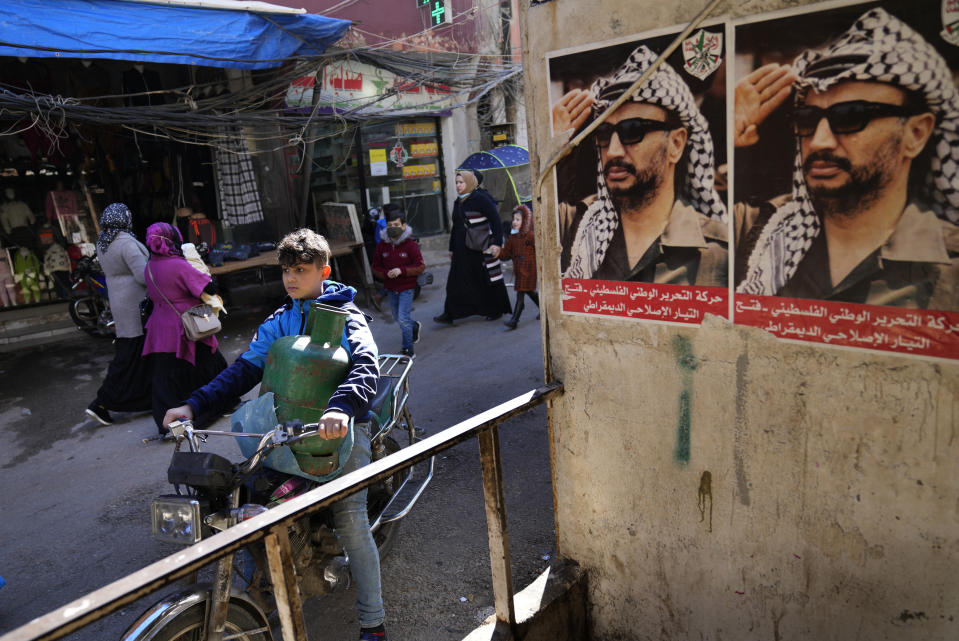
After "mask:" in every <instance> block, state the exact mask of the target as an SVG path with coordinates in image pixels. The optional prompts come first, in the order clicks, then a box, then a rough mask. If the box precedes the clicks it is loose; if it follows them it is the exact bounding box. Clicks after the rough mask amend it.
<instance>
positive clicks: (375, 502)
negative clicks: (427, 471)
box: [366, 436, 406, 560]
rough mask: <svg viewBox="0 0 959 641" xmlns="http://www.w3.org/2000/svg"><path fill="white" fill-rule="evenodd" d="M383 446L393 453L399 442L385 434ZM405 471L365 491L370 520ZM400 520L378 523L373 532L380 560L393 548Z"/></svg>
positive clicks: (396, 449) (398, 448)
mask: <svg viewBox="0 0 959 641" xmlns="http://www.w3.org/2000/svg"><path fill="white" fill-rule="evenodd" d="M383 446H384V447H385V448H386V454H387V455H389V454H393V453H394V452H399V451H400V446H399V443H397V442H396V441H394V440H393V438H392V437H389V436H387V437H386V438H385V439H383ZM405 474H406V472H405V471H401V472H397V473H396V474H394V475H393V476H392V477H390V478H389V479H388V483H387V482H383V483H377V484H376V485H374V486H372V487H371V488H370V490H369V492H368V493H367V498H366V502H367V511H368V512H369V514H370V522H371V523H372V521H373V519H375V518H376V515H377V514H379V513H380V510H381V509H382V508H383V506H384V505H386V503H387V502H389V500H390V498H391V497H392V496H393V494H394V493H395V492H396V488H398V487H399V486H400V484H401V483H402V482H403V477H404V476H405ZM400 523H401V521H392V522H390V523H384V524H382V525H380V527H378V528H377V529H376V531H375V532H374V533H373V540H374V541H375V542H376V549H377V551H378V552H379V553H380V560H382V559H384V558H386V555H387V554H389V553H390V550H392V549H393V543H394V542H395V541H396V533H397V531H398V530H399V529H400Z"/></svg>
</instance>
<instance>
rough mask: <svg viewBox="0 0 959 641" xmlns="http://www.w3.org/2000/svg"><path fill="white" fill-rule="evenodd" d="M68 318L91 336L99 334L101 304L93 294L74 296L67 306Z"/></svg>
mask: <svg viewBox="0 0 959 641" xmlns="http://www.w3.org/2000/svg"><path fill="white" fill-rule="evenodd" d="M67 309H68V311H69V312H70V319H71V320H72V321H73V323H74V324H75V325H76V326H77V328H79V329H82V330H83V331H85V332H86V333H87V334H90V335H91V336H101V335H102V334H101V332H100V327H99V323H98V321H99V319H100V312H102V311H103V306H102V304H101V303H100V301H99V300H98V299H97V298H95V297H94V296H83V297H81V298H74V299H73V300H71V301H70V303H69V305H68V307H67Z"/></svg>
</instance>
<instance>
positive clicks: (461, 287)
mask: <svg viewBox="0 0 959 641" xmlns="http://www.w3.org/2000/svg"><path fill="white" fill-rule="evenodd" d="M478 186H479V183H478V181H477V180H476V176H475V175H474V174H473V172H472V171H469V170H463V171H458V172H456V193H457V194H459V195H458V197H457V199H456V202H454V203H453V229H452V231H451V232H450V258H451V262H450V272H449V276H448V277H447V279H446V302H445V303H444V305H443V313H442V314H440V315H439V316H435V317H434V318H433V320H434V321H436V322H437V323H441V324H444V325H452V324H453V321H454V320H455V319H457V318H464V317H466V316H472V315H474V314H479V315H481V316H484V317H485V318H486V320H490V321H492V320H496V319H498V318H500V317H501V316H502V315H503V314H508V313H510V312H511V311H512V308H511V307H510V304H509V295H508V294H507V293H506V285H505V284H504V283H503V272H502V270H501V269H500V261H499V259H498V258H497V256H498V255H499V251H500V248H501V247H502V246H503V223H502V222H500V218H499V211H498V210H497V208H496V203H495V202H493V199H492V197H491V196H489V194H488V193H487V192H486V190H483V189H477V187H478ZM477 225H488V226H489V229H490V239H489V246H488V248H487V249H486V251H485V252H483V251H476V250H473V249H470V248H469V247H467V246H466V233H467V228H468V227H475V226H477Z"/></svg>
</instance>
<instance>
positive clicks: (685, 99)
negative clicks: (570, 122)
mask: <svg viewBox="0 0 959 641" xmlns="http://www.w3.org/2000/svg"><path fill="white" fill-rule="evenodd" d="M656 58H657V56H656V54H654V53H653V52H652V51H650V50H649V49H648V48H647V47H646V46H645V45H641V46H639V47H637V48H636V49H635V50H634V51H633V53H631V54H630V56H629V58H628V59H627V60H626V63H625V64H624V65H623V66H622V67H620V68H619V69H618V70H617V71H616V72H615V73H613V75H611V76H608V77H606V78H600V79H598V80H597V81H596V82H594V83H593V86H592V87H590V92H591V93H592V94H593V97H594V99H595V102H594V103H593V113H594V115H596V114H600V113H602V112H603V111H605V110H606V108H607V107H609V105H611V104H612V103H613V102H615V101H616V99H617V98H619V96H621V95H622V94H623V92H624V91H626V89H628V88H629V86H630V85H632V84H633V83H634V82H636V80H638V79H639V77H640V76H642V75H643V73H644V72H645V71H646V70H647V69H649V67H650V66H651V65H652V64H653V62H655V61H656ZM631 100H632V101H634V102H644V103H649V104H653V105H657V106H659V107H662V108H663V109H665V110H667V111H669V112H670V113H671V114H673V115H674V116H675V117H678V118H679V120H680V122H681V123H682V125H683V127H685V128H686V130H687V131H688V132H689V138H688V140H687V142H686V147H687V149H688V150H689V162H688V164H687V166H686V172H685V174H686V179H685V184H684V185H683V186H679V185H677V188H678V193H681V194H683V195H684V196H685V198H686V199H688V200H689V204H690V205H692V207H693V208H694V209H696V210H697V211H699V212H700V213H702V214H703V215H705V216H708V217H710V218H714V219H716V220H719V221H722V222H726V206H725V205H724V204H723V201H722V199H721V198H720V197H719V194H717V193H716V189H715V187H714V169H713V140H712V137H711V136H710V134H709V126H708V125H707V123H706V119H705V118H704V117H703V115H702V114H701V113H700V112H699V108H698V107H697V106H696V102H695V99H694V98H693V93H692V92H691V91H690V90H689V86H688V85H687V84H686V83H685V82H684V81H683V79H682V78H681V77H680V76H679V74H678V73H676V71H675V70H674V69H673V68H672V67H670V66H669V65H668V64H666V63H663V64H662V65H660V67H659V68H658V69H657V70H656V72H655V73H653V75H652V76H650V78H649V79H648V80H647V82H646V84H644V85H643V86H642V87H640V88H639V90H638V91H637V92H636V93H635V94H634V95H633V96H632V98H631ZM596 183H597V193H596V200H595V201H593V203H592V204H591V205H590V206H589V207H588V208H587V209H586V212H585V213H584V214H583V220H582V222H581V223H580V225H579V228H578V229H577V231H576V238H575V239H574V240H573V245H572V248H571V253H570V264H569V268H568V269H567V270H566V273H565V274H563V277H564V278H592V276H593V274H594V273H595V272H596V270H597V269H599V266H600V265H601V264H602V263H603V259H604V258H605V257H606V250H607V249H608V248H609V243H610V241H611V240H612V239H613V232H615V231H616V228H617V227H619V214H618V213H617V212H616V207H615V206H614V205H613V201H612V199H611V198H610V196H609V190H608V189H607V187H606V179H605V177H604V176H603V161H602V158H601V157H600V155H599V153H597V170H596Z"/></svg>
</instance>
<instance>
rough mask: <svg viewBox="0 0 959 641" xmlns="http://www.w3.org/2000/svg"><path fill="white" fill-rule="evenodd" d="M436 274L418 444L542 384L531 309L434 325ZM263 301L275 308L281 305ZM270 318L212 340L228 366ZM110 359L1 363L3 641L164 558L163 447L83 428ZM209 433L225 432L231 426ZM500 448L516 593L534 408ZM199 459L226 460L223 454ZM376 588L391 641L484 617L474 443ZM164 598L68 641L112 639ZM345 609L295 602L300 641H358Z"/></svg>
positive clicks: (542, 431)
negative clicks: (160, 511) (159, 527)
mask: <svg viewBox="0 0 959 641" xmlns="http://www.w3.org/2000/svg"><path fill="white" fill-rule="evenodd" d="M444 254H445V252H444ZM430 261H431V258H430V257H429V256H428V257H427V262H428V263H429V262H430ZM437 262H440V261H436V260H434V263H433V265H431V267H430V269H431V271H432V272H433V273H434V275H435V281H434V284H433V285H430V286H428V287H426V288H424V290H423V292H422V295H421V296H420V297H419V298H418V299H417V300H416V302H415V308H414V312H413V316H414V318H415V319H418V320H420V321H422V322H423V331H422V339H421V341H420V343H419V344H417V345H416V354H417V358H416V361H415V365H414V369H413V373H412V385H413V396H412V400H411V408H412V413H413V417H414V420H415V421H416V424H417V425H418V426H420V427H423V428H425V430H426V432H427V433H428V434H433V433H436V432H437V431H439V430H442V429H444V428H446V427H449V426H451V425H453V424H455V423H457V422H458V421H461V420H463V419H466V418H468V417H469V416H472V415H474V414H477V413H479V412H481V411H483V410H485V409H487V408H489V407H492V406H494V405H496V404H498V403H501V402H503V401H506V400H508V399H510V398H513V397H514V396H517V395H519V394H521V393H523V392H525V391H527V390H529V389H532V388H534V387H536V386H538V385H540V384H541V383H542V357H541V344H540V326H539V322H538V321H537V320H536V319H535V317H536V310H535V308H533V309H530V308H527V310H526V313H525V315H524V317H523V319H522V321H521V323H520V326H519V329H518V330H516V331H513V332H506V331H504V327H503V325H502V322H501V321H497V322H487V321H484V320H482V319H481V318H480V317H475V318H472V319H467V320H465V321H460V322H457V323H456V325H455V326H454V327H445V326H439V325H437V324H435V323H433V321H432V317H433V316H435V315H437V314H439V313H440V311H441V310H442V305H443V298H444V286H445V282H446V269H447V268H446V266H445V265H438V266H434V265H435V264H436V263H437ZM276 293H277V300H279V299H280V297H281V294H282V292H281V291H279V290H278V291H277V292H276ZM510 296H511V298H512V296H513V292H512V290H510ZM360 303H362V297H361V299H360ZM269 311H271V310H270V305H264V306H263V307H260V308H257V309H247V310H242V311H241V310H231V313H230V314H229V316H227V317H226V318H225V320H224V329H223V331H222V332H221V334H220V337H221V339H222V341H221V349H223V351H224V354H225V355H226V356H227V360H228V361H232V360H233V359H234V358H235V357H236V356H237V355H239V354H240V353H241V352H242V351H243V349H244V348H245V346H246V342H247V341H248V339H249V337H250V336H251V335H252V332H253V330H254V329H255V327H256V325H257V324H258V323H259V321H260V320H262V318H263V317H265V315H266V314H267V313H268V312H269ZM370 311H371V314H372V315H373V317H374V322H373V323H372V328H373V332H374V335H375V337H376V339H377V343H378V345H379V346H380V351H381V352H394V353H396V352H398V351H399V348H400V338H399V329H398V327H397V325H396V324H395V323H393V322H392V321H391V320H388V319H389V315H388V312H387V313H379V312H376V311H375V310H370ZM384 312H385V310H384ZM111 356H112V346H111V344H110V343H109V341H107V340H103V339H94V338H89V337H86V336H78V337H76V338H74V339H71V340H69V341H64V342H60V343H56V344H50V345H45V346H41V347H36V348H30V349H26V350H22V351H17V352H12V353H8V354H2V355H0V375H2V377H3V381H4V385H3V389H2V392H0V436H2V439H3V441H4V446H3V448H2V451H0V486H2V487H3V492H2V496H0V515H2V519H0V540H2V541H3V542H4V545H3V546H2V549H0V576H3V577H4V578H5V579H6V580H7V585H6V586H5V587H3V588H2V589H0V634H3V633H5V632H8V631H10V630H12V629H14V628H16V627H18V626H20V625H23V624H25V623H27V622H28V621H29V620H31V619H32V618H34V617H36V616H39V615H42V614H44V613H46V612H48V611H50V610H52V609H54V608H57V607H59V606H61V605H63V604H65V603H67V602H69V601H71V600H73V599H76V598H78V597H80V596H82V595H83V594H85V593H87V592H90V591H92V590H94V589H96V588H98V587H101V586H103V585H105V584H107V583H109V582H111V581H113V580H116V579H118V578H120V577H123V576H125V575H126V574H128V573H130V572H132V571H134V570H137V569H139V568H141V567H143V566H145V565H147V564H149V563H151V562H153V561H156V560H157V559H160V558H162V557H164V556H166V555H169V554H171V553H174V552H175V551H176V550H177V548H176V547H175V546H171V545H166V544H160V543H157V542H155V541H154V540H153V539H152V538H151V536H150V509H149V506H150V501H151V500H152V498H153V497H154V496H155V495H158V494H161V493H165V492H168V491H169V485H168V484H167V483H166V468H167V465H168V463H169V458H170V454H171V452H172V446H171V445H169V444H164V443H160V442H156V441H154V442H149V443H143V442H142V439H144V438H147V437H150V436H152V435H154V434H155V433H156V428H155V426H154V424H153V421H152V418H151V417H150V416H149V415H146V414H140V415H133V416H129V415H127V416H123V415H118V420H117V422H116V423H115V424H114V425H112V426H109V427H102V426H100V425H99V424H97V423H95V422H94V421H92V420H90V419H88V418H87V417H86V416H85V414H84V408H85V407H86V405H87V403H88V402H89V401H90V399H91V398H93V395H94V394H95V392H96V389H97V387H98V386H99V384H100V381H101V378H102V375H103V373H104V371H105V369H106V366H107V364H108V363H109V361H110V358H111ZM217 427H220V428H224V429H228V423H227V421H226V420H223V421H221V422H220V423H218V425H217ZM500 439H501V445H502V448H503V457H504V475H505V478H506V488H505V489H506V499H507V513H508V518H509V538H510V544H511V552H512V560H513V579H514V583H515V586H516V589H517V590H519V589H521V588H522V587H524V586H525V585H527V584H528V583H529V582H530V581H531V580H532V579H533V578H534V577H535V576H536V575H537V574H539V572H541V571H542V570H543V569H544V568H545V567H546V566H547V565H548V563H549V559H550V558H551V556H552V555H553V554H554V537H553V512H552V508H553V505H552V492H551V484H550V472H549V460H550V457H549V450H548V440H547V427H546V414H545V409H544V408H542V407H541V408H537V409H536V410H534V411H533V412H530V413H528V414H526V415H523V416H521V417H518V418H516V419H514V420H512V421H510V422H509V423H506V424H504V425H503V426H502V427H501V432H500ZM223 440H224V441H226V440H229V439H223ZM211 449H213V450H216V451H219V452H220V453H221V454H224V455H227V456H232V457H236V455H237V453H238V449H237V448H236V447H235V445H234V444H233V443H232V442H230V443H221V444H219V447H212V448H211ZM383 582H384V600H385V602H386V608H387V616H388V626H389V630H390V638H391V639H412V640H424V641H425V640H437V639H438V640H445V639H450V640H453V639H460V638H462V637H463V636H465V635H466V633H467V632H469V631H470V630H471V629H472V628H473V627H475V626H476V625H477V624H478V623H480V622H481V621H482V620H483V619H484V618H486V617H487V616H489V615H490V614H492V612H493V606H492V590H491V587H490V572H489V549H488V545H487V538H486V522H485V513H484V508H483V492H482V483H481V476H480V469H479V457H478V448H477V446H476V444H475V442H472V441H471V442H467V443H464V444H461V445H460V446H458V447H456V448H454V449H452V450H450V451H448V452H446V453H444V454H443V455H442V456H441V458H440V459H438V460H437V465H436V475H435V478H434V481H433V483H432V484H431V486H430V487H429V488H428V490H427V491H426V493H425V494H424V496H423V497H422V499H421V501H420V503H419V504H417V506H416V508H415V509H414V510H413V511H412V512H411V514H410V515H409V516H408V517H407V518H406V520H405V521H404V522H403V525H402V529H401V531H400V537H399V539H398V541H397V544H396V545H395V547H394V548H393V550H392V552H391V554H390V556H389V557H388V558H387V559H386V560H385V562H384V564H383ZM172 589H173V588H172V587H171V588H168V589H167V591H171V590H172ZM161 594H162V593H157V594H155V595H153V596H152V597H148V598H146V599H143V600H141V602H139V603H137V604H135V605H134V606H128V607H127V608H125V609H124V610H122V611H121V612H119V613H118V614H115V615H112V616H111V617H108V618H106V619H104V620H102V621H100V622H97V623H96V624H93V625H91V626H88V627H87V628H86V629H84V630H82V631H81V632H79V633H77V634H75V635H72V636H71V637H69V638H71V639H82V640H90V641H93V640H97V641H99V640H102V639H115V638H118V637H119V635H120V633H121V632H122V631H123V630H124V629H125V628H126V626H128V625H129V624H130V623H131V622H132V621H133V620H134V619H135V618H136V616H137V615H138V614H139V612H140V611H142V610H143V609H145V608H146V606H147V605H148V604H149V603H152V602H153V601H155V600H156V599H157V598H159V596H160V595H161ZM354 599H355V591H354V590H352V589H350V590H346V591H342V592H339V593H336V594H333V595H331V596H329V597H326V598H322V599H314V600H312V601H310V602H308V603H307V605H306V615H307V625H308V627H309V630H310V636H311V638H312V639H317V640H319V639H353V638H355V636H356V630H357V623H356V616H355V612H354V609H353V601H354Z"/></svg>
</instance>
